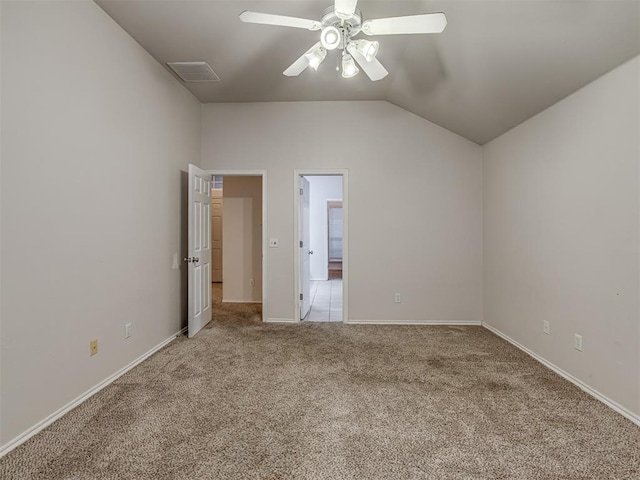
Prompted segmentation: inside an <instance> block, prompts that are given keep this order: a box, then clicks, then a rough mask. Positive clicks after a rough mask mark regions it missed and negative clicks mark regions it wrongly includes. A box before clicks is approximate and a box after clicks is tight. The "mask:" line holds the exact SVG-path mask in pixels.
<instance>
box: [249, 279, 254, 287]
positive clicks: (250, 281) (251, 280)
mask: <svg viewBox="0 0 640 480" xmlns="http://www.w3.org/2000/svg"><path fill="white" fill-rule="evenodd" d="M249 286H250V287H255V286H256V281H255V280H254V279H253V278H250V279H249Z"/></svg>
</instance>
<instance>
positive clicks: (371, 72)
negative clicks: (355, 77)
mask: <svg viewBox="0 0 640 480" xmlns="http://www.w3.org/2000/svg"><path fill="white" fill-rule="evenodd" d="M351 45H353V44H351ZM351 45H349V48H347V50H349V53H350V54H351V56H352V57H353V59H354V60H355V61H356V62H357V63H358V65H360V68H362V70H364V73H366V74H367V77H369V78H370V79H371V81H373V82H377V81H378V80H382V79H383V78H384V77H386V76H387V75H389V72H387V69H386V68H384V66H383V65H382V64H381V63H380V62H379V61H378V59H377V58H374V59H373V60H371V61H370V62H367V59H366V58H364V55H362V54H361V53H360V52H359V51H358V50H356V49H355V48H354V47H352V46H351Z"/></svg>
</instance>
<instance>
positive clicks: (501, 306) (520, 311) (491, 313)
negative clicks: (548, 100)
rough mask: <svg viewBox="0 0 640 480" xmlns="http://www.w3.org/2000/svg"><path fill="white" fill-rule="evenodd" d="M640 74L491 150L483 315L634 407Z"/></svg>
mask: <svg viewBox="0 0 640 480" xmlns="http://www.w3.org/2000/svg"><path fill="white" fill-rule="evenodd" d="M638 69H639V60H638V57H636V58H635V59H634V60H632V61H630V62H628V63H626V64H624V65H622V66H621V67H619V68H616V69H615V70H613V71H611V72H610V73H608V74H606V75H605V76H603V77H602V78H600V79H598V80H596V81H595V82H593V83H591V84H590V85H588V86H586V87H585V88H583V89H582V90H579V91H578V92H576V93H574V94H573V95H571V96H569V97H567V98H566V99H564V100H562V101H561V102H559V103H557V104H556V105H554V106H552V107H551V108H549V109H547V110H545V111H544V112H542V113H541V114H539V115H537V116H536V117H534V118H532V119H530V120H528V121H526V122H525V123H523V124H521V125H520V126H518V127H516V128H515V129H513V130H511V131H510V132H508V133H506V134H504V135H503V136H501V137H499V138H498V139H496V140H494V141H492V142H490V143H489V144H487V145H485V147H484V150H483V153H484V292H485V296H484V305H485V309H484V319H485V322H487V323H488V324H490V325H491V326H493V327H495V328H497V329H498V330H500V331H501V332H503V333H504V334H506V335H508V336H509V337H511V338H512V339H514V340H516V341H517V342H519V343H521V344H522V345H523V346H525V347H527V348H529V349H531V350H533V351H534V352H535V353H537V354H538V355H540V356H542V357H544V358H545V359H547V360H548V361H550V362H551V363H553V364H555V365H556V366H558V367H560V368H561V369H563V370H565V371H566V372H568V373H569V374H571V375H573V376H574V377H576V378H578V379H579V380H581V381H583V382H584V383H586V384H588V385H589V386H591V387H592V388H594V389H595V390H597V391H599V392H600V393H602V394H604V395H605V396H607V397H609V398H610V399H612V400H614V401H615V402H617V403H619V404H621V405H622V406H623V407H625V408H626V409H628V410H630V411H632V412H635V413H636V414H638V413H640V398H639V390H638V389H639V388H640V385H639V380H640V358H639V354H638V349H639V341H640V320H639V310H638V298H639V297H638V293H639V290H638V289H639V281H638V273H639V270H638V266H639V264H638V262H639V259H640V256H639V234H638V233H639V232H638V227H639V218H640V217H639V214H640V209H639V207H638V199H639V193H640V192H639V168H638V162H639V161H640V152H639V148H640V143H639V132H640V121H639V113H638V112H639V107H640V98H639V89H640V77H639V74H638ZM544 320H548V321H549V322H550V327H551V334H550V335H545V334H544V333H543V330H542V328H543V321H544ZM574 333H578V334H581V335H582V336H583V342H584V351H583V352H578V351H577V350H575V349H574V348H573V336H574Z"/></svg>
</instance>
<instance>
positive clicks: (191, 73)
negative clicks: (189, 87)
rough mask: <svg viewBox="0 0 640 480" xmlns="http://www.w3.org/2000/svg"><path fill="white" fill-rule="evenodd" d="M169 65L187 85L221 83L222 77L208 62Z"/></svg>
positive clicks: (173, 63) (171, 63) (172, 63)
mask: <svg viewBox="0 0 640 480" xmlns="http://www.w3.org/2000/svg"><path fill="white" fill-rule="evenodd" d="M167 65H169V67H170V68H171V70H173V71H174V72H176V74H177V75H178V76H179V77H180V78H181V79H182V81H183V82H185V83H193V82H219V81H220V77H218V75H216V72H214V71H213V68H211V67H210V66H209V64H208V63H207V62H170V63H167Z"/></svg>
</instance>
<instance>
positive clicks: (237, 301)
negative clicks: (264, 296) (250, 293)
mask: <svg viewBox="0 0 640 480" xmlns="http://www.w3.org/2000/svg"><path fill="white" fill-rule="evenodd" d="M222 303H262V301H257V302H256V301H254V300H227V299H226V298H225V299H222Z"/></svg>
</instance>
